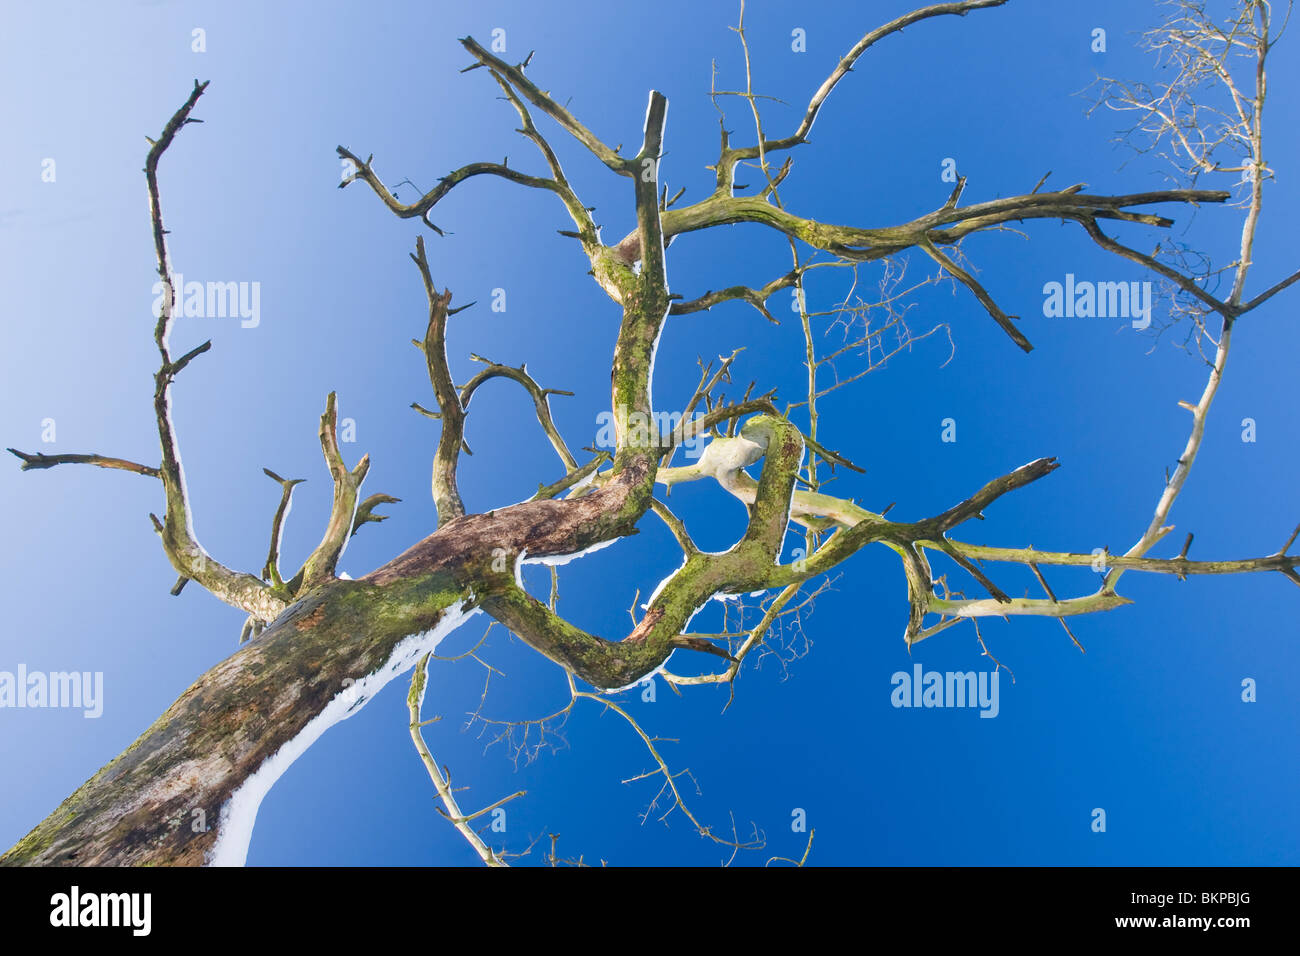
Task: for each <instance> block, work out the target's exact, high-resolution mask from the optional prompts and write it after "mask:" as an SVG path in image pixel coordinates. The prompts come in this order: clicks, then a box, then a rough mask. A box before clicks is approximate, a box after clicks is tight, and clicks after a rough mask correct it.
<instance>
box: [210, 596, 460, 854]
mask: <svg viewBox="0 0 1300 956" xmlns="http://www.w3.org/2000/svg"><path fill="white" fill-rule="evenodd" d="M471 600H472V599H471ZM467 603H468V600H467V601H462V602H461V603H459V604H455V605H452V606H451V607H449V608H447V609H446V610H445V611H444V612H443V615H442V619H441V620H440V621H439V622H438V623H437V625H436V626H435V627H434V628H433V629H432V630H429V631H424V632H422V633H419V634H412V635H410V636H409V637H406V638H403V639H402V640H401V641H400V642H399V643H398V644H397V646H396V647H394V648H393V653H392V655H391V656H390V657H389V658H388V661H387V662H386V663H385V664H384V665H383V666H382V667H380V668H379V669H378V670H377V671H375V672H374V673H373V674H370V675H369V676H367V677H364V678H362V679H361V680H360V681H357V682H356V683H355V684H352V685H351V686H349V687H347V688H345V689H344V690H343V691H341V692H340V693H339V694H338V695H337V696H336V697H335V698H334V699H333V700H331V701H330V702H329V703H328V704H326V705H325V708H324V709H323V710H322V711H321V712H320V713H319V714H317V715H316V716H315V717H313V718H312V719H311V720H310V721H308V723H307V725H306V726H305V727H303V729H302V730H300V731H299V732H298V735H297V736H296V737H294V738H293V739H292V740H289V741H287V742H286V743H285V744H284V745H283V746H282V747H281V748H280V749H279V750H277V751H276V752H275V753H274V754H272V755H271V756H270V757H267V758H266V760H264V761H262V765H261V766H260V767H258V768H257V770H255V771H254V772H253V773H252V775H251V776H249V777H248V778H247V779H245V780H244V782H243V783H242V784H240V786H239V789H237V790H236V791H235V792H234V793H232V794H231V795H230V799H229V800H227V801H226V803H225V805H224V806H222V808H221V815H220V818H219V820H218V822H217V839H216V842H215V843H214V844H213V845H212V849H211V850H210V851H209V852H208V859H207V865H208V866H243V865H244V863H245V861H246V860H247V859H248V844H249V842H250V841H251V840H252V838H253V824H254V823H256V822H257V811H258V808H259V807H261V805H262V799H263V798H264V797H265V796H266V795H267V794H268V793H269V792H270V791H271V787H273V786H274V785H275V782H276V781H277V780H279V779H280V777H281V775H283V774H284V772H285V771H286V770H288V769H289V767H290V766H292V764H293V762H294V761H295V760H297V759H298V758H299V757H301V756H302V755H303V754H304V753H306V752H307V748H309V747H310V746H311V745H312V744H314V743H315V742H316V741H317V740H319V739H320V736H321V734H323V733H325V731H327V730H329V729H330V728H331V727H333V726H334V725H335V724H337V723H338V722H339V721H342V720H347V719H348V718H349V717H351V716H352V715H353V714H355V713H356V712H357V711H359V710H360V709H361V708H362V707H364V706H365V705H366V702H367V701H369V700H370V699H371V698H372V697H374V696H375V695H376V694H377V693H379V691H381V690H382V689H383V688H384V686H385V685H386V684H387V683H388V682H389V681H391V680H392V679H393V678H394V677H397V676H399V675H400V674H403V673H404V672H406V671H408V670H410V669H411V667H412V666H414V665H415V663H416V662H417V661H418V660H419V659H420V658H421V657H423V656H424V655H425V654H426V653H428V652H430V651H432V650H434V649H435V648H437V646H438V644H439V643H440V642H441V641H442V639H443V638H444V637H446V636H447V635H448V634H450V633H451V632H452V631H454V630H455V629H456V628H458V627H460V625H461V624H463V623H465V621H467V620H469V619H470V618H471V617H473V616H474V615H475V614H477V613H478V609H477V608H475V609H474V610H472V611H469V612H466V611H465V605H466V604H467Z"/></svg>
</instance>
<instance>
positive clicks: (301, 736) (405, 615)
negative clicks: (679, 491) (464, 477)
mask: <svg viewBox="0 0 1300 956" xmlns="http://www.w3.org/2000/svg"><path fill="white" fill-rule="evenodd" d="M650 480H652V472H651V471H650V468H649V459H647V458H640V459H634V460H633V461H631V462H629V464H628V466H627V467H625V468H624V469H623V471H622V472H621V473H620V475H619V476H618V477H617V478H616V479H615V480H614V481H612V482H610V483H609V484H608V485H606V486H605V487H603V488H601V489H599V490H597V491H595V492H592V493H591V494H589V495H586V496H584V497H580V498H570V499H564V500H560V501H553V500H544V501H529V502H525V503H523V504H519V505H514V506H512V507H510V508H504V509H501V510H499V511H495V512H489V513H486V514H476V515H467V516H463V517H460V518H456V519H454V520H452V521H450V522H448V523H447V524H445V525H444V526H443V527H441V528H439V529H438V531H436V532H435V533H434V534H432V535H430V536H429V537H427V538H425V539H424V540H423V541H421V542H420V543H418V544H417V545H415V546H414V547H412V548H411V549H409V550H408V551H406V552H405V553H404V554H402V555H399V556H398V557H397V558H395V559H394V560H392V561H390V562H389V563H388V564H386V565H384V566H383V567H381V568H379V569H377V570H375V571H374V572H372V573H371V574H368V575H366V576H365V577H364V578H361V579H359V580H356V581H349V580H332V581H329V582H327V583H326V584H324V585H322V586H321V587H319V588H317V589H315V590H313V591H311V592H310V593H309V594H307V595H305V596H303V598H302V599H300V600H298V601H297V602H295V603H294V604H293V605H292V606H291V607H290V608H288V609H287V610H286V611H285V612H284V613H283V614H281V615H280V616H279V617H278V618H277V619H276V620H275V621H274V622H273V623H272V624H271V625H270V626H269V627H268V628H267V629H266V630H265V631H263V632H262V634H261V636H260V637H258V638H256V639H254V640H253V641H251V642H249V643H248V644H247V645H245V646H244V647H243V648H241V649H240V650H239V651H238V652H236V653H235V654H234V655H232V656H231V657H229V658H227V659H226V660H224V661H222V662H221V663H220V664H217V665H216V666H215V667H213V668H211V669H210V670H208V671H207V672H206V673H205V674H203V675H202V676H201V677H200V678H199V679H198V680H197V681H196V682H195V683H194V685H193V686H192V687H190V688H189V689H188V690H187V691H185V693H184V694H182V695H181V696H180V698H179V699H178V700H177V701H176V702H175V703H174V704H172V706H171V707H169V708H168V709H167V712H166V713H164V714H163V715H162V716H161V717H160V718H158V720H157V721H155V722H154V724H153V726H151V727H150V728H149V729H148V730H146V731H145V732H144V733H143V734H141V735H140V737H139V739H137V740H136V741H135V743H133V744H132V745H131V746H130V747H129V748H127V750H126V751H125V752H123V753H122V754H121V755H120V756H118V757H117V758H115V759H114V760H113V761H112V762H111V763H109V764H108V765H107V766H105V767H104V768H103V769H102V770H100V771H99V772H98V773H97V774H95V776H93V777H92V778H91V779H90V780H89V781H87V782H86V783H85V784H83V785H82V786H81V787H80V788H79V789H78V790H77V791H76V792H75V793H73V794H72V795H71V796H70V797H68V799H66V800H65V801H63V803H62V804H60V805H59V807H58V809H56V810H55V811H54V812H53V813H51V814H50V816H49V817H47V818H46V819H45V820H44V821H42V822H41V823H40V824H38V825H37V826H36V828H35V829H33V830H32V831H31V833H29V834H28V835H27V836H26V837H24V838H23V839H22V840H20V841H19V842H18V843H17V844H16V845H15V846H14V847H13V848H12V849H10V850H9V851H8V852H6V853H5V854H4V855H3V856H0V865H7V866H58V865H70V866H122V865H136V866H139V865H177V866H199V865H204V864H236V865H238V864H242V863H243V862H244V857H245V855H246V852H247V846H248V838H249V836H250V835H251V827H252V822H253V818H254V817H255V815H256V812H257V805H258V803H260V800H261V798H262V796H264V795H265V792H266V791H267V790H268V789H269V787H270V785H271V784H273V783H274V782H275V779H276V778H277V777H279V775H280V774H281V773H283V771H284V770H285V769H287V767H288V766H289V764H291V763H292V761H293V759H294V758H296V757H297V756H298V755H299V754H300V753H301V752H303V751H305V750H306V748H307V747H308V746H310V744H311V743H312V742H313V741H314V740H315V739H316V738H317V737H319V735H320V734H321V733H323V732H324V730H326V729H328V727H329V726H330V725H332V724H333V723H336V722H337V721H338V720H341V719H344V718H346V717H347V716H349V715H350V714H352V713H354V712H355V711H356V710H357V709H359V708H360V707H361V706H362V705H364V704H365V703H366V701H367V700H368V699H369V698H370V697H371V696H372V695H373V694H374V693H375V692H376V691H377V690H378V689H379V688H380V687H382V686H383V684H385V683H387V682H388V680H391V679H392V678H393V677H396V676H397V675H399V674H400V673H402V672H403V671H405V670H408V669H409V668H410V667H411V666H413V665H414V664H415V663H416V661H417V660H418V659H419V658H420V656H421V655H422V654H423V653H424V652H426V651H427V650H429V649H431V647H432V646H434V645H435V644H436V642H437V641H438V640H439V639H440V638H441V637H442V635H443V634H444V633H447V632H449V630H450V629H451V628H452V627H454V626H455V625H456V624H458V623H460V622H461V621H463V620H464V618H465V616H466V615H467V614H468V613H471V612H473V611H475V610H476V609H477V608H478V606H479V604H480V603H481V602H482V601H484V600H485V599H487V598H489V597H490V595H491V594H492V593H494V592H495V591H497V590H499V589H500V588H502V587H514V586H515V582H516V578H515V574H516V562H517V561H518V560H519V559H520V558H521V557H522V552H524V551H525V550H527V553H528V556H530V557H536V558H545V557H556V556H563V555H571V554H575V553H578V552H581V551H583V550H586V549H587V548H590V547H592V546H593V545H596V544H600V543H602V542H605V541H610V540H613V539H614V538H617V537H620V536H622V535H625V534H630V533H633V525H634V524H635V522H636V520H637V518H639V517H640V515H641V514H642V513H643V512H644V510H645V508H646V504H645V502H646V501H648V498H649V481H650ZM503 558H504V559H505V560H504V561H503ZM503 567H504V569H505V570H501V569H502V568H503ZM664 656H665V657H666V656H667V655H666V653H665V655H664ZM656 663H658V662H656ZM653 666H655V665H651V668H653ZM585 677H586V678H587V679H589V680H595V681H600V680H601V679H602V675H601V674H600V673H589V674H587V675H585Z"/></svg>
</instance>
